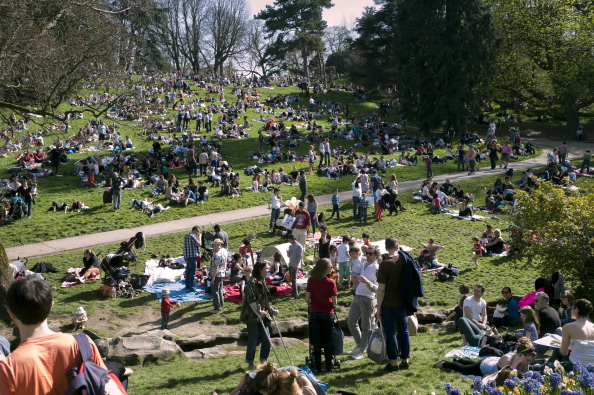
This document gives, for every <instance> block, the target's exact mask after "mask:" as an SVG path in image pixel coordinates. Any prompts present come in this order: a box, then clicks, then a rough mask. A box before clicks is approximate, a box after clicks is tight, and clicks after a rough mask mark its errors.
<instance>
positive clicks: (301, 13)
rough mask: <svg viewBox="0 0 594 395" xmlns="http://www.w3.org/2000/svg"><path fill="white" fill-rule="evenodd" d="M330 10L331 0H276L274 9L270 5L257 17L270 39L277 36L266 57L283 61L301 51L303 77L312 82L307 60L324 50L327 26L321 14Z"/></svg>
mask: <svg viewBox="0 0 594 395" xmlns="http://www.w3.org/2000/svg"><path fill="white" fill-rule="evenodd" d="M330 7H332V2H331V0H276V1H275V2H274V5H273V6H270V5H267V6H266V8H265V9H264V10H262V11H260V13H259V14H258V15H256V18H257V19H262V20H263V21H264V23H265V26H266V31H267V32H268V34H269V36H274V35H276V41H275V42H274V43H273V44H272V45H271V46H270V47H269V48H268V50H267V51H266V53H267V55H268V56H272V57H273V59H276V60H278V61H282V60H283V59H284V57H285V55H286V54H287V53H288V52H290V51H293V50H298V51H299V52H300V54H301V59H302V62H303V63H302V66H303V76H304V77H306V78H308V79H309V67H308V66H309V64H308V63H309V62H308V59H309V57H310V56H311V54H313V53H315V52H316V51H319V50H320V49H322V48H323V43H322V35H323V34H324V29H325V28H326V25H327V24H326V21H324V20H323V19H322V11H323V9H324V8H330Z"/></svg>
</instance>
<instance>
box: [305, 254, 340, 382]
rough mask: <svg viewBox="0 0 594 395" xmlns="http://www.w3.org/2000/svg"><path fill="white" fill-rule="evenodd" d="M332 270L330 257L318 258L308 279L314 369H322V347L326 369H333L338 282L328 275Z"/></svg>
mask: <svg viewBox="0 0 594 395" xmlns="http://www.w3.org/2000/svg"><path fill="white" fill-rule="evenodd" d="M331 272H332V263H331V262H330V259H328V258H322V259H320V260H318V262H317V263H316V265H315V266H314V268H313V269H312V270H311V277H310V278H309V280H308V281H307V288H306V290H305V303H307V304H308V305H309V326H310V330H309V332H310V334H311V337H312V338H311V339H310V341H311V342H312V344H313V349H314V366H313V368H314V370H317V371H321V370H322V348H324V358H325V360H326V370H327V371H330V370H332V367H333V363H332V357H333V355H334V350H333V346H332V328H333V323H334V306H335V305H336V296H337V295H338V291H337V290H336V283H335V282H334V281H332V280H331V279H329V278H328V277H327V276H328V275H329V274H330V273H331Z"/></svg>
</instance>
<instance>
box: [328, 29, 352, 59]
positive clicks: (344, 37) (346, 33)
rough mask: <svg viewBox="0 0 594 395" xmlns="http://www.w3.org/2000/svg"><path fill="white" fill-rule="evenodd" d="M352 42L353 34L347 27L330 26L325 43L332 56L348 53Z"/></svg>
mask: <svg viewBox="0 0 594 395" xmlns="http://www.w3.org/2000/svg"><path fill="white" fill-rule="evenodd" d="M352 42H353V32H352V30H351V29H349V28H348V27H347V26H345V25H341V26H330V27H328V28H327V29H326V31H325V32H324V43H325V46H326V49H327V50H328V51H329V52H330V53H331V54H333V53H336V52H341V51H346V50H347V49H349V46H350V45H351V43H352Z"/></svg>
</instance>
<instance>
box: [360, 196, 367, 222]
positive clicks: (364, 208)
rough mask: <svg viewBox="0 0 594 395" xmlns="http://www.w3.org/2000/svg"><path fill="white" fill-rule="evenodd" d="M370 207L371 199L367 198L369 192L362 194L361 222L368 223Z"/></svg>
mask: <svg viewBox="0 0 594 395" xmlns="http://www.w3.org/2000/svg"><path fill="white" fill-rule="evenodd" d="M368 207H369V200H367V194H366V193H362V194H361V200H359V222H360V223H362V224H366V223H367V208H368Z"/></svg>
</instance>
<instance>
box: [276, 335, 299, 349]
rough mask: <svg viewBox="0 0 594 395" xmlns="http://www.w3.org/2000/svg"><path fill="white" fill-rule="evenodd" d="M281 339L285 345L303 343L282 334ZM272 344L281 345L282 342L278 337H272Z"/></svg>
mask: <svg viewBox="0 0 594 395" xmlns="http://www.w3.org/2000/svg"><path fill="white" fill-rule="evenodd" d="M283 340H284V342H285V346H287V347H292V346H299V345H301V344H303V342H302V341H301V340H299V339H295V338H294V337H284V336H283ZM272 345H273V346H274V347H282V346H283V343H282V341H281V339H280V337H273V338H272Z"/></svg>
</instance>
